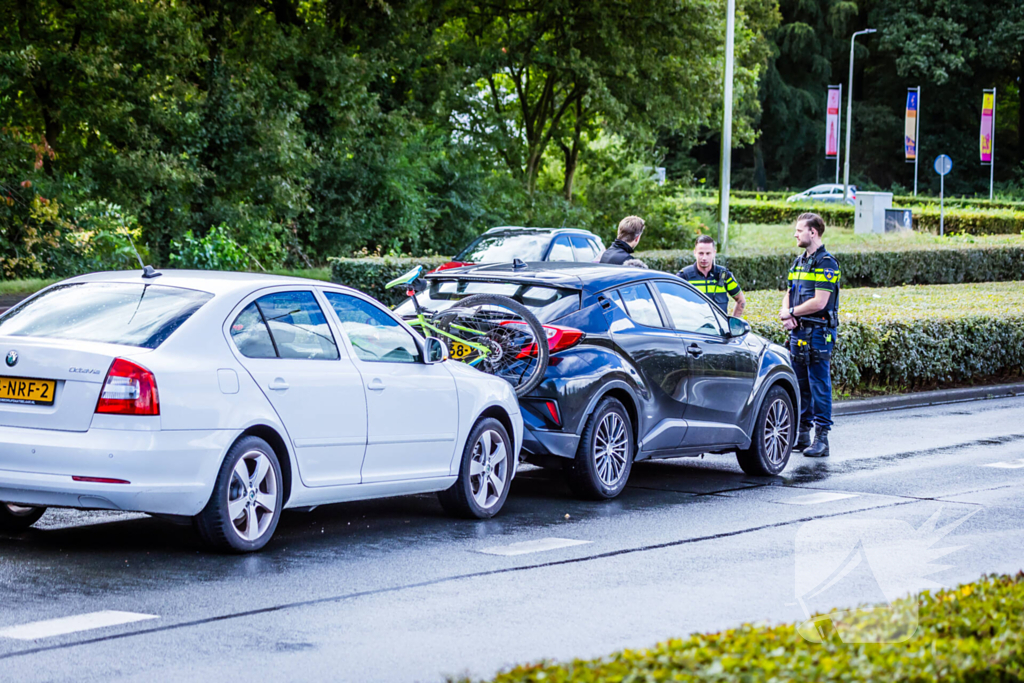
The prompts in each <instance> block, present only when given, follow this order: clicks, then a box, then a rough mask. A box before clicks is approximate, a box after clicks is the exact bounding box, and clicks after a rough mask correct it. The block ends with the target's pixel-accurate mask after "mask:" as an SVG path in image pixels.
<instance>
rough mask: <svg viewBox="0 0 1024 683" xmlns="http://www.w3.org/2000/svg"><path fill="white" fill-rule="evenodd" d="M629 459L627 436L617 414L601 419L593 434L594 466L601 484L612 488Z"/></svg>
mask: <svg viewBox="0 0 1024 683" xmlns="http://www.w3.org/2000/svg"><path fill="white" fill-rule="evenodd" d="M628 458H629V434H627V430H626V425H625V423H624V422H623V421H622V418H621V417H619V415H618V414H617V413H613V412H610V413H608V414H607V415H605V416H604V417H603V418H602V419H601V423H600V424H599V425H598V426H597V430H596V431H595V432H594V465H595V467H596V469H597V476H598V478H599V479H600V480H601V483H602V484H604V485H605V486H607V487H609V488H612V487H614V486H615V485H616V484H618V483H619V479H621V478H622V475H623V473H624V472H625V471H626V464H627V459H628Z"/></svg>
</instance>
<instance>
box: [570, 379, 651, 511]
mask: <svg viewBox="0 0 1024 683" xmlns="http://www.w3.org/2000/svg"><path fill="white" fill-rule="evenodd" d="M634 451H635V445H634V441H633V421H632V420H630V419H629V413H628V412H627V411H626V408H625V406H623V405H622V403H621V402H620V401H618V400H617V399H614V398H610V397H609V398H605V399H602V401H601V402H600V403H598V404H597V408H595V409H594V412H593V413H591V415H590V417H589V418H588V419H587V426H586V428H585V429H584V430H583V434H582V435H581V436H580V445H579V447H578V448H577V450H576V458H575V459H574V460H573V461H572V463H570V465H569V467H568V468H566V480H567V481H568V483H569V488H571V489H572V491H573V493H575V494H576V495H577V496H579V497H581V498H586V499H588V500H605V499H608V498H614V497H615V496H617V495H619V494H620V493H622V489H624V488H626V481H627V480H628V479H629V472H630V470H631V469H632V467H633V453H634Z"/></svg>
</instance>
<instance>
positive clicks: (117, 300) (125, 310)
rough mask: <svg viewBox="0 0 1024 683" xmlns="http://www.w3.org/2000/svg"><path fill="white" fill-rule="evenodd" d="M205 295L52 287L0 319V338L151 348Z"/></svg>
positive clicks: (108, 285) (113, 286)
mask: <svg viewBox="0 0 1024 683" xmlns="http://www.w3.org/2000/svg"><path fill="white" fill-rule="evenodd" d="M212 298H213V295H212V294H210V293H208V292H200V291H197V290H194V289H182V288H180V287H167V286H163V285H150V284H142V283H139V284H133V283H127V282H125V283H121V282H83V283H78V284H67V285H57V286H56V287H53V288H51V289H49V290H47V291H45V292H43V293H42V294H40V295H39V296H36V297H33V298H32V299H29V300H28V301H25V302H24V303H22V304H20V305H18V306H16V307H15V308H12V309H11V310H10V311H8V312H7V313H6V314H5V315H4V316H2V317H0V335H9V336H12V337H44V338H47V339H73V340H75V341H89V342H104V343H107V344H124V345H126V346H138V347H141V348H144V349H155V348H156V347H158V346H160V344H162V343H163V341H164V340H165V339H167V338H168V337H169V336H171V334H172V333H173V332H174V331H175V330H176V329H178V328H179V327H180V326H181V324H182V323H183V322H185V321H186V320H188V319H189V317H190V316H191V315H192V314H193V313H195V312H196V311H197V310H199V308H200V307H201V306H202V305H203V304H205V303H206V302H207V301H209V300H210V299H212Z"/></svg>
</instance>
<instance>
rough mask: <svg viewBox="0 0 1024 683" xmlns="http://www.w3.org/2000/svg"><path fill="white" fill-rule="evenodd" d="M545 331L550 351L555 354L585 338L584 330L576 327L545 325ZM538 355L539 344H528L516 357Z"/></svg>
mask: <svg viewBox="0 0 1024 683" xmlns="http://www.w3.org/2000/svg"><path fill="white" fill-rule="evenodd" d="M543 327H544V333H545V334H546V335H547V337H548V351H549V353H552V354H555V353H558V352H559V351H565V350H566V349H568V348H571V347H573V346H576V344H578V343H580V341H581V340H582V339H583V336H584V335H583V332H582V331H580V330H577V329H576V328H574V327H562V326H561V325H543ZM536 355H537V345H536V344H528V345H527V346H524V347H523V350H522V351H520V352H519V355H517V356H516V358H526V357H528V356H536Z"/></svg>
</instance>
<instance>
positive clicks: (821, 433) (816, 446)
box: [804, 429, 828, 458]
mask: <svg viewBox="0 0 1024 683" xmlns="http://www.w3.org/2000/svg"><path fill="white" fill-rule="evenodd" d="M804 456H806V457H808V458H827V457H828V431H827V430H824V429H818V430H816V431H815V433H814V443H813V444H811V447H810V448H808V449H805V450H804Z"/></svg>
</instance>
